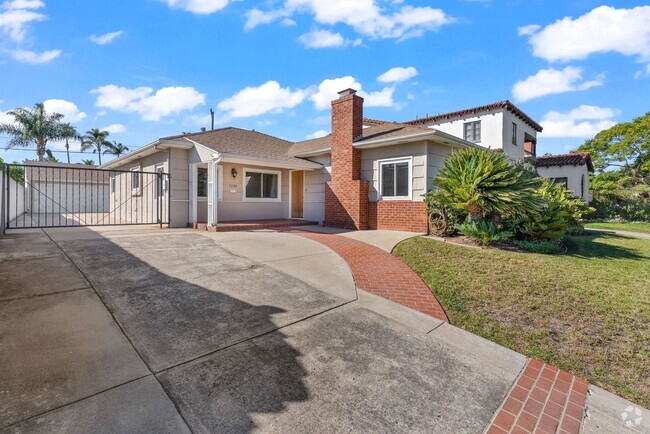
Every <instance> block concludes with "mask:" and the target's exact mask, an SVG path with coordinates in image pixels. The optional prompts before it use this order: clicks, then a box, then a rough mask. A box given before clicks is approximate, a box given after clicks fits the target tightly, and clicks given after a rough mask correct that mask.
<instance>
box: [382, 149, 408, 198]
mask: <svg viewBox="0 0 650 434" xmlns="http://www.w3.org/2000/svg"><path fill="white" fill-rule="evenodd" d="M411 165H412V159H411V158H408V159H400V160H385V161H379V192H380V194H381V198H382V199H410V198H411Z"/></svg>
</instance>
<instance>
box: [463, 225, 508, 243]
mask: <svg viewBox="0 0 650 434" xmlns="http://www.w3.org/2000/svg"><path fill="white" fill-rule="evenodd" d="M456 229H458V232H460V233H461V234H463V235H465V236H466V237H468V238H470V239H472V240H474V241H476V242H477V243H479V244H480V245H482V246H489V245H490V244H494V243H496V242H499V241H507V240H509V239H510V238H512V235H513V234H512V232H508V231H504V230H502V229H501V228H500V227H499V225H497V224H496V223H495V222H493V221H492V220H467V221H466V222H465V223H462V224H459V225H456Z"/></svg>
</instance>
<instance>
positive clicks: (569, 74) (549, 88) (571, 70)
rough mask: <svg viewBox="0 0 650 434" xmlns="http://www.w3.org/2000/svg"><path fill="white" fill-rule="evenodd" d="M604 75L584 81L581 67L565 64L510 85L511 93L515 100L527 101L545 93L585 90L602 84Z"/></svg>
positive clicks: (541, 71)
mask: <svg viewBox="0 0 650 434" xmlns="http://www.w3.org/2000/svg"><path fill="white" fill-rule="evenodd" d="M603 82H604V76H602V75H601V76H599V77H597V78H596V79H595V80H589V81H585V80H583V78H582V68H578V67H574V66H567V67H566V68H564V69H561V70H560V69H554V68H549V69H542V70H540V71H539V72H537V74H535V75H531V76H530V77H528V78H526V79H525V80H522V81H518V82H517V83H515V85H514V86H513V87H512V95H513V96H514V98H515V99H516V100H517V101H528V100H531V99H534V98H539V97H541V96H545V95H552V94H558V93H564V92H573V91H578V90H587V89H589V88H592V87H595V86H602V85H603Z"/></svg>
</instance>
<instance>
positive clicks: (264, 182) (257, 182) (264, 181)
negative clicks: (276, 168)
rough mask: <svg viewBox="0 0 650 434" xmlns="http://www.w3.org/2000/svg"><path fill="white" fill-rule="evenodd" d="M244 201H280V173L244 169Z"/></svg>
mask: <svg viewBox="0 0 650 434" xmlns="http://www.w3.org/2000/svg"><path fill="white" fill-rule="evenodd" d="M244 182H245V183H246V188H245V189H244V195H245V196H244V198H245V199H270V200H279V199H280V172H273V171H270V170H269V171H267V170H248V169H244Z"/></svg>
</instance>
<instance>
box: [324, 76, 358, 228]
mask: <svg viewBox="0 0 650 434" xmlns="http://www.w3.org/2000/svg"><path fill="white" fill-rule="evenodd" d="M356 93H357V92H356V90H354V89H346V90H344V91H341V92H339V98H338V99H336V100H334V101H332V180H331V181H330V182H328V183H327V185H326V187H325V222H324V224H325V225H326V226H334V227H342V228H347V229H360V230H362V229H368V182H367V181H362V180H361V150H359V149H354V147H353V146H352V145H353V143H354V141H355V140H356V139H357V138H359V137H361V136H362V134H363V98H361V97H360V96H358V95H357V94H356Z"/></svg>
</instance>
